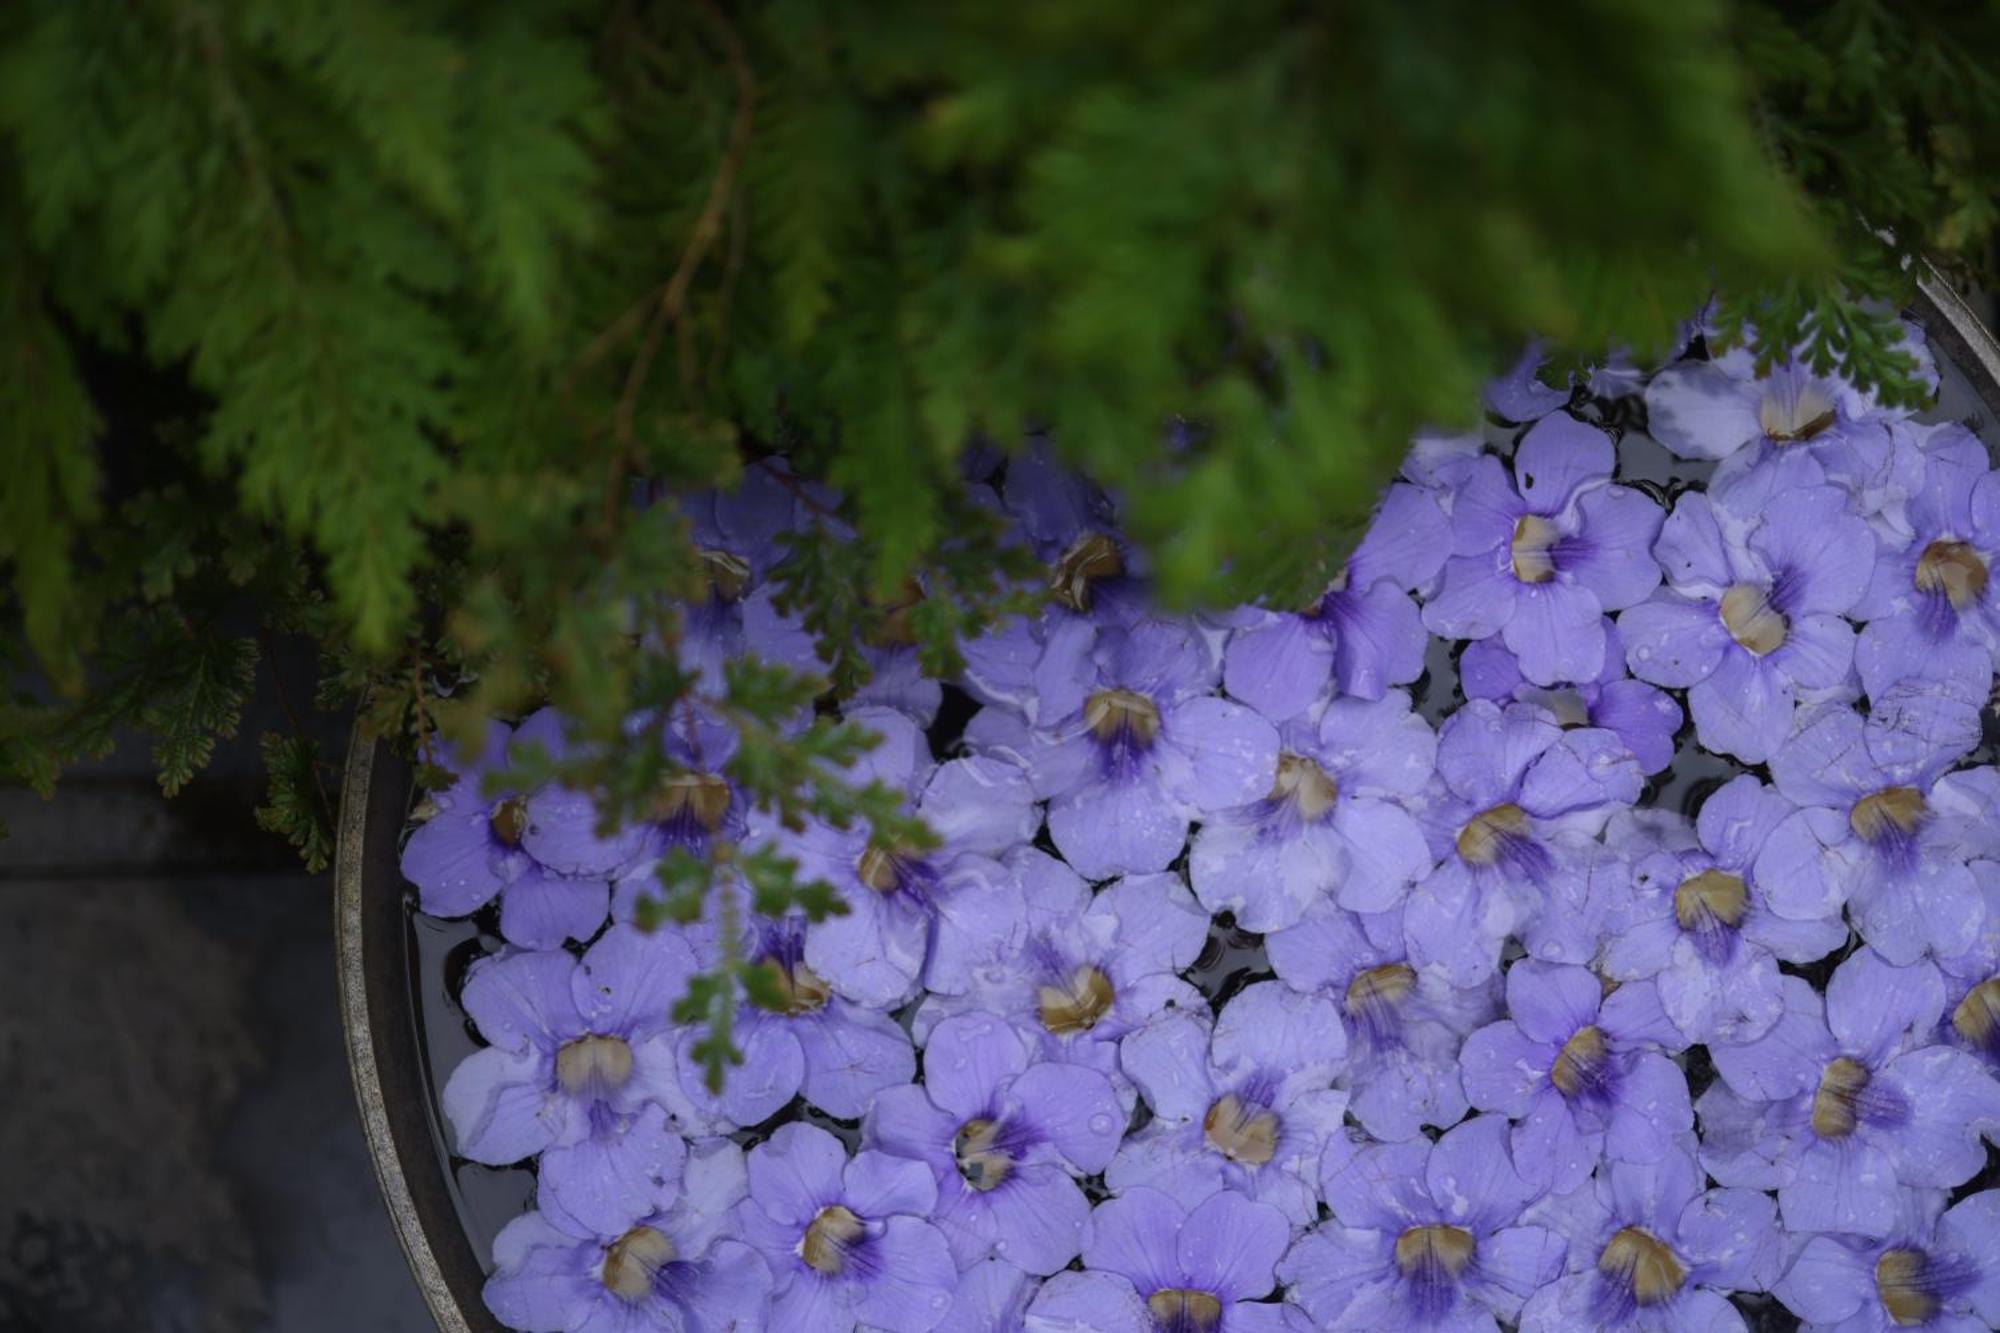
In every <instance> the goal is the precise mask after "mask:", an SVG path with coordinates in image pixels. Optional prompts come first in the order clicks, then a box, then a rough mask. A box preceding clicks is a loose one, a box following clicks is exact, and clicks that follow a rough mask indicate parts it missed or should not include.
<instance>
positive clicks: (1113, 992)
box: [915, 847, 1208, 1107]
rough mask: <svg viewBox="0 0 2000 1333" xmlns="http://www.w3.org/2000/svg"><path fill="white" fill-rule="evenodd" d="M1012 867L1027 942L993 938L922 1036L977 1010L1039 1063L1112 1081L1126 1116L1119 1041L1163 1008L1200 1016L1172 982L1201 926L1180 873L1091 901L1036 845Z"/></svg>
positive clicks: (1202, 936)
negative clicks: (1020, 1036) (964, 984)
mask: <svg viewBox="0 0 2000 1333" xmlns="http://www.w3.org/2000/svg"><path fill="white" fill-rule="evenodd" d="M1008 859H1009V861H1010V863H1011V864H1012V866H1013V868H1014V871H1015V874H1016V876H1017V878H1018V879H1019V880H1020V882H1021V885H1022V888H1023V890H1024V892H1025V894H1026V898H1027V908H1028V929H1027V932H1026V935H1025V937H1024V938H1022V939H1018V940H996V941H995V949H994V952H993V954H992V956H991V958H990V959H989V960H988V961H986V962H984V963H982V964H980V965H979V966H977V967H976V968H975V969H974V970H973V973H972V975H973V984H972V988H971V989H970V990H969V991H967V992H966V993H965V994H964V995H955V996H942V995H932V996H930V997H929V998H927V999H926V1000H925V1001H924V1006H923V1008H922V1009H920V1010H918V1012H917V1018H916V1024H915V1030H916V1033H917V1037H918V1039H919V1040H923V1039H925V1034H926V1033H928V1032H929V1030H930V1029H931V1027H932V1026H934V1025H935V1024H936V1023H937V1022H939V1021H940V1020H941V1019H944V1018H946V1017H949V1016H950V1015H952V1014H954V1013H964V1012H966V1011H968V1010H973V1009H984V1010H986V1011H988V1012H990V1013H994V1014H998V1015H1000V1016H1001V1017H1003V1018H1005V1019H1007V1020H1008V1021H1009V1022H1011V1023H1013V1024H1014V1026H1015V1027H1017V1028H1019V1029H1020V1030H1021V1031H1022V1032H1023V1033H1025V1034H1028V1035H1029V1036H1030V1038H1031V1039H1032V1040H1033V1041H1035V1042H1036V1043H1037V1045H1038V1046H1039V1048H1040V1051H1041V1055H1042V1057H1043V1058H1044V1059H1049V1060H1062V1061H1065V1062H1068V1063H1072V1064H1080V1065H1088V1066H1089V1067H1090V1068H1092V1069H1095V1070H1097V1071H1098V1072H1099V1073H1101V1074H1103V1075H1104V1076H1105V1077H1107V1078H1109V1079H1110V1080H1111V1082H1112V1083H1113V1085H1114V1086H1116V1087H1117V1088H1118V1090H1119V1094H1120V1097H1121V1100H1123V1101H1124V1102H1125V1104H1126V1105H1127V1106H1128V1107H1129V1106H1130V1104H1131V1102H1132V1100H1133V1095H1132V1094H1133V1089H1132V1086H1131V1084H1130V1083H1129V1082H1128V1081H1127V1080H1126V1078H1125V1076H1124V1074H1123V1073H1122V1072H1121V1071H1120V1069H1119V1067H1118V1042H1119V1040H1120V1039H1121V1038H1123V1037H1124V1036H1125V1034H1126V1033H1128V1032H1131V1031H1132V1030H1133V1029H1134V1028H1137V1027H1139V1026H1140V1025H1142V1024H1144V1023H1145V1022H1146V1021H1147V1020H1148V1019H1150V1018H1152V1017H1153V1015H1155V1014H1157V1013H1159V1012H1160V1011H1161V1010H1162V1009H1164V1008H1167V1007H1168V1006H1170V1005H1180V1006H1183V1007H1198V1006H1200V1004H1201V1003H1202V999H1201V994H1200V992H1198V991H1196V990H1195V989H1194V987H1192V986H1190V985H1188V984H1187V983H1186V982H1185V981H1182V980H1181V979H1180V977H1179V976H1177V975H1175V974H1176V973H1178V972H1180V971H1181V970H1182V969H1184V968H1186V967H1189V966H1191V965H1192V964H1193V963H1194V960H1195V958H1196V957H1197V956H1198V955H1199V954H1200V953H1201V948H1202V945H1203V944H1204V943H1206V942H1207V939H1208V916H1207V914H1206V913H1204V912H1203V911H1202V910H1201V908H1200V907H1199V906H1198V905H1197V904H1196V903H1195V900H1194V895H1192V894H1190V893H1189V892H1188V891H1187V886H1186V885H1184V884H1182V883H1181V880H1180V876H1178V875H1128V876H1126V877H1125V878H1123V879H1119V880H1114V881H1112V882H1111V883H1109V884H1107V885H1105V886H1104V887H1103V888H1102V889H1100V890H1099V891H1098V892H1097V893H1095V894H1092V893H1091V891H1090V888H1089V886H1088V885H1086V884H1085V883H1084V882H1083V881H1082V880H1081V879H1079V878H1078V877H1077V875H1076V872H1075V871H1073V870H1071V869H1070V868H1069V867H1068V866H1066V865H1064V864H1063V863H1062V862H1060V861H1058V860H1056V859H1054V858H1053V857H1050V856H1048V855H1047V854H1045V853H1043V852H1040V851H1037V850H1036V849H1034V848H1032V847H1026V848H1022V849H1020V850H1019V851H1018V852H1016V853H1014V854H1013V855H1012V856H1010V857H1009V858H1008Z"/></svg>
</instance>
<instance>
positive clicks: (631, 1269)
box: [598, 1227, 675, 1301]
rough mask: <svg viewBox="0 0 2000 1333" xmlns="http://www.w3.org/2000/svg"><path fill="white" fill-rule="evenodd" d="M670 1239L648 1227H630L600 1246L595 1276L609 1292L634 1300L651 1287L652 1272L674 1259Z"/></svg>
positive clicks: (641, 1296) (642, 1296)
mask: <svg viewBox="0 0 2000 1333" xmlns="http://www.w3.org/2000/svg"><path fill="white" fill-rule="evenodd" d="M674 1257H675V1256H674V1243H673V1242H672V1241H670V1240H668V1239H667V1238H666V1237H665V1236H663V1235H661V1234H660V1233H659V1232H657V1231H655V1230H653V1228H651V1227H633V1228H632V1229H631V1230H630V1231H628V1232H626V1233H625V1234H624V1235H622V1236H620V1237H619V1238H618V1239H617V1240H614V1241H612V1242H611V1244H609V1245H607V1246H605V1248H604V1269H603V1271H602V1272H601V1273H599V1275H598V1280H599V1281H601V1282H603V1283H604V1286H605V1289H606V1290H608V1291H610V1292H611V1293H612V1294H613V1295H616V1296H620V1297H623V1298H624V1299H625V1300H628V1301H638V1300H640V1299H642V1298H644V1296H645V1295H646V1293H647V1292H649V1291H651V1290H652V1288H653V1275H654V1274H655V1273H657V1272H659V1271H660V1269H661V1268H663V1267H665V1266H666V1265H667V1264H670V1263H672V1262H673V1261H674Z"/></svg>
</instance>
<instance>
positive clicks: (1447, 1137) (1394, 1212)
mask: <svg viewBox="0 0 2000 1333" xmlns="http://www.w3.org/2000/svg"><path fill="white" fill-rule="evenodd" d="M1320 1179H1321V1183H1322V1188H1323V1190H1324V1192H1325V1195H1326V1202H1327V1206H1328V1207H1329V1208H1330V1209H1332V1211H1333V1220H1332V1222H1329V1223H1325V1224H1322V1225H1321V1226H1320V1227H1318V1228H1317V1229H1315V1230H1314V1231H1313V1232H1312V1233H1311V1234H1309V1235H1307V1236H1306V1237H1305V1238H1304V1239H1302V1240H1300V1241H1299V1243H1298V1244H1297V1245H1295V1246H1293V1247H1292V1251H1291V1253H1290V1254H1289V1255H1287V1256H1286V1257H1285V1261H1284V1263H1283V1264H1282V1265H1280V1267H1279V1275H1280V1276H1281V1277H1282V1278H1283V1279H1284V1280H1285V1282H1286V1283H1288V1284H1289V1285H1290V1286H1291V1288H1292V1298H1293V1299H1294V1300H1296V1301H1297V1302H1298V1303H1299V1304H1300V1306H1302V1307H1303V1308H1304V1309H1305V1311H1306V1312H1307V1313H1308V1314H1310V1315H1311V1316H1312V1317H1313V1321H1314V1324H1315V1325H1316V1326H1317V1327H1319V1328H1323V1329H1353V1330H1357V1333H1358V1331H1359V1330H1368V1329H1389V1328H1395V1329H1460V1328H1476V1327H1491V1326H1492V1322H1493V1321H1494V1320H1499V1319H1513V1318H1514V1317H1515V1316H1516V1315H1517V1314H1518V1313H1519V1312H1520V1309H1521V1302H1522V1301H1523V1300H1525V1299H1526V1298H1527V1297H1528V1296H1529V1295H1530V1294H1531V1293H1532V1292H1534V1291H1535V1289H1536V1288H1538V1287H1540V1286H1541V1285H1542V1284H1543V1283H1545V1282H1547V1281H1549V1280H1550V1279H1551V1278H1553V1277H1554V1276H1555V1275H1556V1274H1557V1273H1558V1272H1560V1271H1561V1270H1562V1262H1563V1254H1564V1250H1565V1248H1566V1247H1565V1246H1564V1243H1563V1240H1562V1238H1561V1237H1560V1236H1557V1235H1555V1234H1553V1233H1552V1232H1550V1231H1548V1230H1546V1229H1544V1228H1543V1227H1540V1226H1522V1225H1519V1222H1520V1219H1521V1210H1522V1209H1523V1208H1524V1207H1525V1206H1527V1204H1528V1203H1529V1202H1530V1201H1532V1200H1533V1199H1534V1198H1535V1197H1536V1195H1537V1194H1538V1193H1539V1192H1540V1191H1539V1190H1537V1189H1536V1188H1535V1187H1534V1186H1532V1185H1530V1184H1529V1183H1528V1182H1527V1181H1525V1180H1523V1179H1522V1178H1521V1175H1520V1173H1519V1172H1518V1171H1516V1170H1515V1168H1514V1160H1513V1156H1512V1154H1511V1152H1510V1151H1509V1150H1508V1147H1507V1122H1506V1121H1505V1120H1504V1119H1502V1118H1501V1117H1499V1116H1475V1117H1474V1118H1472V1119H1470V1120H1467V1121H1465V1122H1464V1123H1463V1124H1460V1125H1458V1126H1457V1127H1456V1128H1453V1129H1451V1130H1448V1131H1446V1133H1445V1134H1444V1135H1443V1137H1441V1138H1439V1139H1438V1140H1437V1142H1435V1143H1429V1142H1426V1141H1424V1140H1423V1139H1417V1140H1414V1141H1412V1142H1408V1143H1390V1144H1369V1145H1366V1146H1363V1145H1359V1144H1356V1143H1355V1142H1353V1141H1352V1140H1350V1139H1349V1138H1347V1137H1346V1136H1345V1135H1338V1134H1337V1135H1335V1136H1334V1138H1333V1141H1332V1142H1331V1143H1329V1144H1328V1145H1327V1152H1326V1161H1325V1164H1324V1166H1323V1167H1322V1174H1321V1177H1320Z"/></svg>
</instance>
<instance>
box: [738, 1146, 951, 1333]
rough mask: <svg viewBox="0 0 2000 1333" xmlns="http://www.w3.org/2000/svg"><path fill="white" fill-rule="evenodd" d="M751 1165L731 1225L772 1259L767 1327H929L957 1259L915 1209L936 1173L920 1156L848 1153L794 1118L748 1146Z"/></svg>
mask: <svg viewBox="0 0 2000 1333" xmlns="http://www.w3.org/2000/svg"><path fill="white" fill-rule="evenodd" d="M749 1175H750V1197H749V1198H747V1199H745V1200H743V1201H742V1202H741V1203H739V1204H738V1205H737V1206H736V1211H735V1214H734V1220H735V1231H736V1234H737V1235H738V1236H740V1237H741V1238H742V1239H744V1240H745V1241H748V1242H749V1243H750V1244H751V1245H753V1246H755V1247H756V1248H757V1250H759V1251H760V1252H761V1253H762V1254H763V1256H764V1262H765V1264H766V1265H767V1266H768V1267H769V1268H770V1270H771V1323H772V1326H773V1327H776V1328H781V1329H797V1330H800V1333H805V1330H810V1329H829V1330H830V1329H844V1328H850V1327H852V1328H883V1329H897V1330H908V1333H929V1330H931V1329H933V1328H935V1327H936V1326H937V1325H938V1323H939V1322H940V1321H941V1320H942V1319H943V1318H944V1316H945V1312H946V1311H947V1310H949V1309H950V1308H951V1298H952V1291H953V1289H954V1288H956V1287H957V1285H958V1266H957V1265H956V1264H954V1263H953V1262H952V1259H951V1247H950V1246H948V1245H946V1244H945V1239H944V1236H943V1234H942V1233H940V1232H939V1231H938V1229H937V1228H936V1227H934V1226H932V1225H931V1224H930V1223H929V1222H928V1221H926V1220H925V1218H926V1217H927V1216H928V1215H929V1213H930V1211H931V1209H932V1208H933V1207H935V1206H936V1204H937V1182H936V1181H934V1180H932V1179H931V1173H930V1170H929V1168H927V1167H926V1166H925V1165H924V1164H923V1163H922V1162H913V1161H911V1160H909V1159H908V1158H904V1157H891V1156H889V1155H888V1154H887V1153H880V1152H872V1151H867V1150H864V1151H862V1152H858V1153H856V1154H855V1155H854V1156H853V1157H852V1158H851V1159H850V1158H849V1157H848V1156H847V1150H846V1149H844V1148H843V1147H841V1145H840V1140H838V1139H836V1138H834V1137H833V1135H831V1134H829V1133H827V1132H826V1131H825V1130H823V1129H821V1128H819V1127H818V1126H816V1125H806V1124H799V1123H793V1124H788V1125H780V1126H779V1127H778V1129H777V1131H776V1132H775V1133H773V1134H772V1135H771V1137H770V1138H769V1139H766V1140H765V1141H764V1142H763V1143H760V1144H759V1145H757V1146H756V1147H755V1148H752V1149H751V1150H750V1160H749Z"/></svg>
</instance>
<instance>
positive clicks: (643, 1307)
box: [484, 1139, 771, 1333]
mask: <svg viewBox="0 0 2000 1333" xmlns="http://www.w3.org/2000/svg"><path fill="white" fill-rule="evenodd" d="M744 1188H745V1178H744V1169H743V1150H742V1149H740V1148H738V1147H737V1146H736V1145H735V1144H733V1143H731V1142H729V1141H728V1140H727V1139H710V1140H707V1141H706V1142H704V1143H701V1144H697V1145H696V1146H695V1149H694V1152H693V1154H692V1155H691V1156H690V1158H689V1160H688V1166H687V1180H686V1189H685V1191H684V1192H683V1193H682V1195H681V1197H680V1198H679V1199H677V1200H676V1201H675V1203H674V1204H673V1206H672V1207H671V1208H668V1209H666V1210H664V1211H662V1212H657V1213H653V1214H651V1215H649V1216H646V1217H644V1218H641V1219H639V1220H637V1221H636V1222H634V1223H633V1225H631V1226H629V1227H624V1228H621V1229H620V1230H618V1231H616V1232H612V1233H600V1232H596V1231H592V1230H589V1229H587V1228H581V1227H578V1226H576V1225H575V1224H573V1223H568V1222H559V1221H557V1220H556V1219H555V1218H553V1217H552V1216H550V1215H547V1214H546V1213H543V1212H529V1213H523V1214H522V1215H521V1216H519V1217H517V1218H515V1219H514V1220H513V1221H511V1222H509V1223H508V1224H507V1226H506V1227H505V1228H504V1229H503V1230H502V1231H501V1232H500V1235H499V1236H498V1237H497V1238H496V1239H495V1240H494V1242H493V1262H494V1272H493V1276H492V1277H490V1278H488V1279H487V1282H486V1288H485V1292H484V1297H485V1301H486V1308H487V1309H489V1310H491V1311H492V1312H493V1313H494V1314H495V1315H496V1316H497V1317H498V1318H499V1320H500V1322H501V1323H503V1324H506V1325H507V1326H508V1327H509V1328H516V1329H522V1330H526V1331H527V1333H578V1331H579V1330H588V1333H648V1330H655V1329H661V1328H674V1329H689V1330H693V1329H703V1330H706V1329H729V1328H746V1329H747V1328H760V1327H762V1326H763V1324H764V1316H765V1310H766V1307H767V1305H768V1303H769V1296H770V1289H771V1274H770V1270H769V1269H768V1268H766V1267H765V1264H764V1260H763V1259H762V1257H760V1256H759V1255H758V1254H757V1252H756V1251H755V1250H753V1249H751V1248H750V1247H749V1246H748V1245H745V1244H743V1243H742V1242H741V1241H739V1240H735V1239H733V1238H729V1237H724V1236H723V1235H722V1231H723V1229H724V1225H725V1222H726V1221H727V1219H728V1216H729V1210H730V1208H731V1207H732V1206H733V1205H734V1204H735V1203H736V1201H737V1200H739V1199H741V1198H742V1197H743V1193H744Z"/></svg>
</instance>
